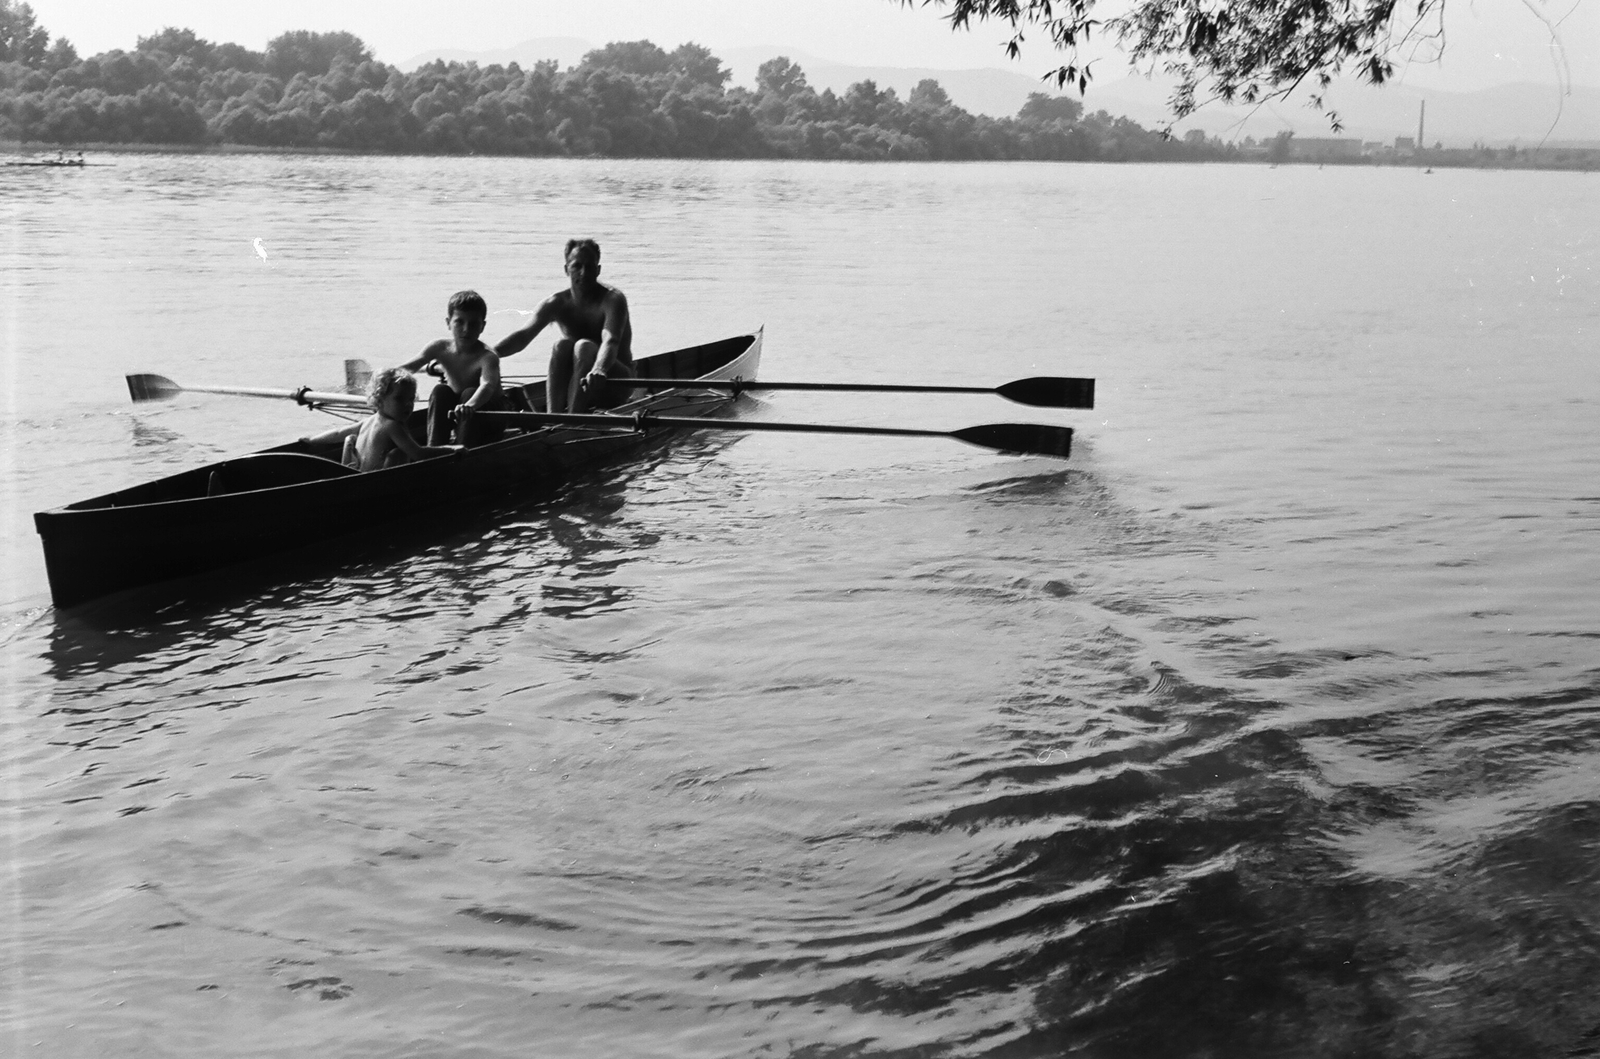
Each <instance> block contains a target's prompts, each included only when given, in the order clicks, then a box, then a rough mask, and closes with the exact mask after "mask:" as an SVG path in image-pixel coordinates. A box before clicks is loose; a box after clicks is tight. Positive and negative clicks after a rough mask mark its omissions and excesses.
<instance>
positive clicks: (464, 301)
mask: <svg viewBox="0 0 1600 1059" xmlns="http://www.w3.org/2000/svg"><path fill="white" fill-rule="evenodd" d="M444 322H445V325H446V326H448V327H449V328H450V337H451V338H453V339H455V341H456V348H457V350H461V347H462V344H463V343H465V344H467V345H468V346H470V345H471V344H472V343H474V342H476V341H477V340H478V336H479V335H481V334H483V327H484V325H485V324H486V323H488V322H489V306H488V304H487V303H485V302H484V300H483V295H481V294H479V293H478V292H477V291H475V290H463V291H457V292H456V293H454V294H452V295H450V306H449V308H448V310H447V311H446V312H445V317H444Z"/></svg>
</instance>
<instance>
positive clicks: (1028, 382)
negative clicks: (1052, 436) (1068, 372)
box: [994, 376, 1094, 408]
mask: <svg viewBox="0 0 1600 1059" xmlns="http://www.w3.org/2000/svg"><path fill="white" fill-rule="evenodd" d="M994 392H995V393H997V394H999V395H1000V396H1001V397H1004V398H1005V399H1006V400H1008V401H1015V402H1017V403H1018V404H1031V405H1033V406H1035V407H1036V408H1093V407H1094V380H1093V379H1063V378H1059V377H1055V376H1039V377H1036V378H1032V379H1018V380H1016V381H1015V382H1008V383H1006V384H1005V385H1004V386H998V387H996V388H995V391H994Z"/></svg>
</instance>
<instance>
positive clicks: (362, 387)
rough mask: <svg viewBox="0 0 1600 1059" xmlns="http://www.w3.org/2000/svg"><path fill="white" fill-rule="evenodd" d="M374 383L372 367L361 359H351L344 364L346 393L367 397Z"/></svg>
mask: <svg viewBox="0 0 1600 1059" xmlns="http://www.w3.org/2000/svg"><path fill="white" fill-rule="evenodd" d="M371 381H372V365H371V364H368V363H367V362H366V361H364V360H362V359H361V358H360V357H349V358H347V359H346V360H345V362H344V392H345V393H359V394H363V395H365V394H366V392H367V384H368V383H369V382H371Z"/></svg>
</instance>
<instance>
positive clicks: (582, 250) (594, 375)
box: [495, 239, 635, 412]
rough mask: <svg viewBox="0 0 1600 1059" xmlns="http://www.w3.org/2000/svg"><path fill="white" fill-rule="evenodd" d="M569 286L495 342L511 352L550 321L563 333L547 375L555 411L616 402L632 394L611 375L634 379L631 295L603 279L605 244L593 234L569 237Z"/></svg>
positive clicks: (498, 349) (566, 259) (502, 351)
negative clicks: (613, 381)
mask: <svg viewBox="0 0 1600 1059" xmlns="http://www.w3.org/2000/svg"><path fill="white" fill-rule="evenodd" d="M563 261H564V266H563V267H564V268H565V270H566V273H567V281H568V286H567V289H565V290H559V291H556V292H555V293H554V294H552V295H550V297H548V298H546V299H545V300H544V303H543V304H542V305H540V306H539V308H538V310H537V311H536V312H535V313H534V314H533V319H532V320H531V321H529V322H528V324H527V326H526V327H522V328H520V329H518V330H516V331H513V332H511V334H509V335H507V336H506V337H505V338H502V339H501V340H500V341H499V342H497V343H496V344H495V351H496V352H497V353H499V354H500V355H501V356H502V357H509V356H511V355H512V354H513V353H516V352H518V351H520V350H522V349H526V348H527V345H528V343H529V342H532V341H533V339H534V337H535V336H536V335H538V333H539V332H540V331H542V330H544V328H545V327H547V326H548V325H550V324H555V325H556V326H558V327H559V328H560V329H561V338H560V339H558V340H557V341H556V344H555V346H554V347H553V348H552V349H551V351H550V370H549V373H548V374H547V375H546V377H545V397H546V402H547V406H548V408H549V410H550V411H552V412H564V411H567V410H569V409H570V410H571V411H573V412H587V411H589V410H590V409H593V408H615V407H616V406H617V405H619V404H622V403H624V402H625V401H627V400H628V397H629V395H630V391H629V390H628V388H627V387H625V386H608V385H606V380H607V379H629V378H633V377H634V374H635V373H634V370H633V320H632V318H631V317H630V316H629V315H628V299H627V296H626V295H624V294H623V293H622V292H621V291H619V290H617V289H616V288H615V287H608V286H606V285H605V284H604V283H601V282H600V244H599V243H596V242H595V241H594V240H593V239H569V240H567V249H566V252H565V254H564V256H563Z"/></svg>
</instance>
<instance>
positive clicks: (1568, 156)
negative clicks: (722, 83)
mask: <svg viewBox="0 0 1600 1059" xmlns="http://www.w3.org/2000/svg"><path fill="white" fill-rule="evenodd" d="M79 152H82V153H84V154H91V153H94V154H173V155H178V154H190V155H249V154H255V155H284V156H290V155H299V156H305V157H318V156H349V157H370V158H506V159H512V158H525V159H549V160H556V159H561V160H565V161H609V162H622V161H663V162H665V161H673V162H846V163H848V164H851V165H948V164H957V165H966V164H981V163H994V164H1007V163H1011V162H1029V163H1037V162H1040V161H1046V162H1053V163H1054V164H1084V165H1230V166H1260V165H1265V166H1317V167H1322V166H1338V167H1340V168H1361V167H1369V168H1374V169H1428V168H1437V169H1505V170H1511V169H1534V170H1544V171H1550V172H1588V173H1592V172H1600V148H1543V149H1541V150H1539V151H1538V152H1537V153H1536V152H1534V151H1533V150H1532V149H1531V148H1529V149H1526V150H1521V151H1518V152H1517V154H1516V156H1515V157H1508V156H1507V149H1504V148H1502V149H1495V148H1483V149H1481V150H1474V149H1472V148H1458V147H1451V148H1441V149H1438V150H1428V151H1423V152H1420V153H1419V154H1418V155H1417V156H1416V157H1414V158H1409V159H1407V158H1396V159H1375V158H1341V159H1334V158H1327V159H1312V158H1298V159H1296V158H1291V159H1281V160H1278V161H1272V160H1270V159H1267V158H1254V157H1246V158H1222V159H1218V158H1209V159H1183V158H1164V159H1138V158H1133V159H1060V160H1053V159H970V160H948V159H947V160H942V161H941V160H936V159H891V158H883V159H827V158H770V157H768V158H719V157H715V156H706V157H688V156H673V157H670V158H668V157H662V156H659V155H561V154H487V153H473V152H431V153H425V152H394V151H361V150H355V149H352V148H347V147H267V146H259V147H258V146H252V145H248V144H236V143H212V144H191V143H83V144H74V145H72V146H71V147H64V146H62V145H60V144H55V143H48V144H47V143H39V142H35V141H18V140H0V156H4V157H5V158H6V159H7V160H11V159H12V158H14V157H19V156H24V155H29V156H31V155H54V154H57V153H65V154H67V155H69V156H73V157H76V155H77V154H78V153H79Z"/></svg>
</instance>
